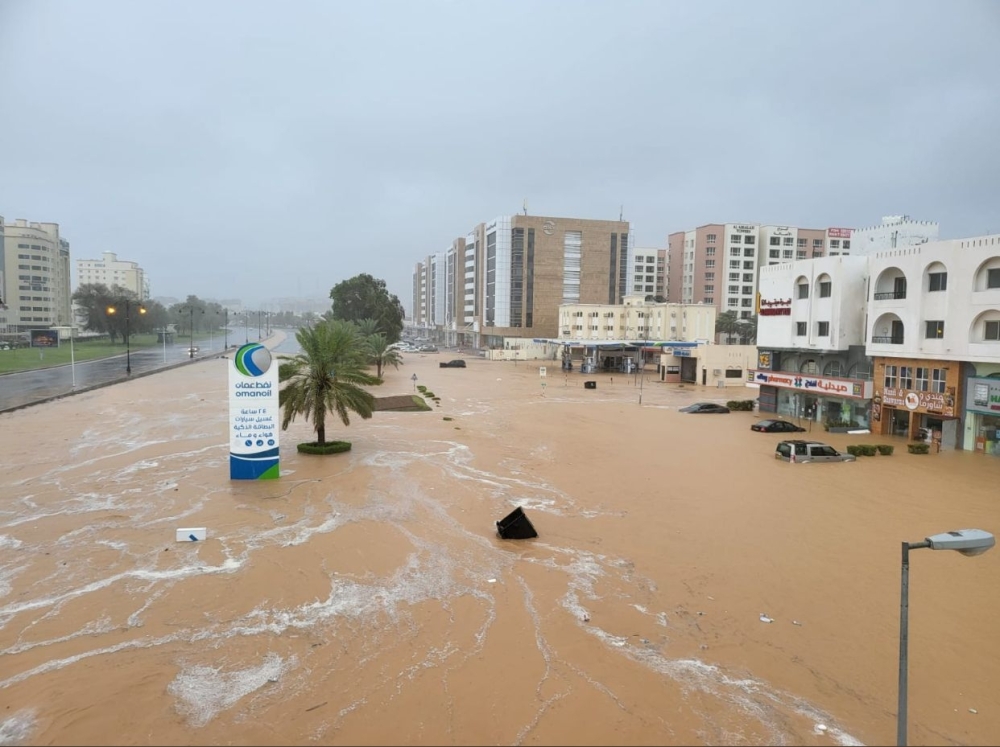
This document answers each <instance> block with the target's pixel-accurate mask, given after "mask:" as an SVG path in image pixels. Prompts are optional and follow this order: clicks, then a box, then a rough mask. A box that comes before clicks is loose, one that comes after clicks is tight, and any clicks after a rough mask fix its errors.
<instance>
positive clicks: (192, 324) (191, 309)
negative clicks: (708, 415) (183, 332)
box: [181, 306, 205, 358]
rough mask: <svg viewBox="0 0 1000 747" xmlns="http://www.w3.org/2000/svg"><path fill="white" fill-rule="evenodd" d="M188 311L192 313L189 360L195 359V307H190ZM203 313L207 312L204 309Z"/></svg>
mask: <svg viewBox="0 0 1000 747" xmlns="http://www.w3.org/2000/svg"><path fill="white" fill-rule="evenodd" d="M181 311H182V312H183V311H185V309H181ZM186 311H189V312H191V344H190V345H189V346H188V358H194V306H188V307H187V309H186ZM201 313H202V314H204V313H205V310H204V309H202V311H201Z"/></svg>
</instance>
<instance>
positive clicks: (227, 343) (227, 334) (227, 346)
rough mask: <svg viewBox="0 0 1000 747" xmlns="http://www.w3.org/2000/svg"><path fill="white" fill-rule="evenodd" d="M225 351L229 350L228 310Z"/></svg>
mask: <svg viewBox="0 0 1000 747" xmlns="http://www.w3.org/2000/svg"><path fill="white" fill-rule="evenodd" d="M225 329H226V331H225V335H226V350H229V309H226V328H225Z"/></svg>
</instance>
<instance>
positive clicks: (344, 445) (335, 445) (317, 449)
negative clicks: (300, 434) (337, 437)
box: [295, 441, 351, 455]
mask: <svg viewBox="0 0 1000 747" xmlns="http://www.w3.org/2000/svg"><path fill="white" fill-rule="evenodd" d="M295 448H297V449H298V450H299V453H300V454H319V455H326V454H340V453H342V452H345V451H350V450H351V442H350V441H327V442H326V443H325V444H323V445H322V446H321V445H320V444H318V443H316V442H315V441H308V442H306V443H301V444H298V446H296V447H295Z"/></svg>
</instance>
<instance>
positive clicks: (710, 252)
mask: <svg viewBox="0 0 1000 747" xmlns="http://www.w3.org/2000/svg"><path fill="white" fill-rule="evenodd" d="M705 256H706V257H714V256H715V247H714V246H710V247H708V249H706V250H705Z"/></svg>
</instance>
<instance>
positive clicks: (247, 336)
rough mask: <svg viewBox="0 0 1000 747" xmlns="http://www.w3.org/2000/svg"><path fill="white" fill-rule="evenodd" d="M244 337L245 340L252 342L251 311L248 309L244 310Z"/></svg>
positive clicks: (245, 341)
mask: <svg viewBox="0 0 1000 747" xmlns="http://www.w3.org/2000/svg"><path fill="white" fill-rule="evenodd" d="M243 337H244V338H245V339H244V340H243V342H244V343H246V344H250V312H249V311H247V310H246V309H244V310H243Z"/></svg>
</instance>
